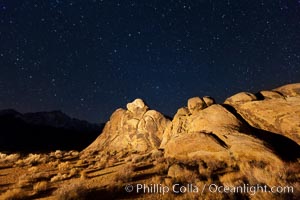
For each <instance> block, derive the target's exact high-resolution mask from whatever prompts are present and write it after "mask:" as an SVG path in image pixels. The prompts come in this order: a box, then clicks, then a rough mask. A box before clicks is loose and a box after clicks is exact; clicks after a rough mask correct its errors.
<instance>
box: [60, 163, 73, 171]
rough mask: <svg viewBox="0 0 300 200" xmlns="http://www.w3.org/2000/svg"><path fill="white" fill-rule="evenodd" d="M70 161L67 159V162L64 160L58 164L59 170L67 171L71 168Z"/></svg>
mask: <svg viewBox="0 0 300 200" xmlns="http://www.w3.org/2000/svg"><path fill="white" fill-rule="evenodd" d="M70 165H71V164H70V162H69V161H67V162H62V163H60V164H59V165H58V170H59V171H66V170H69V168H70V167H71V166H70Z"/></svg>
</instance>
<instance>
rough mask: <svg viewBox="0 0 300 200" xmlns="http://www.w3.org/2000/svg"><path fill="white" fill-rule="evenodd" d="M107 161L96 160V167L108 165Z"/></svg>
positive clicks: (100, 167)
mask: <svg viewBox="0 0 300 200" xmlns="http://www.w3.org/2000/svg"><path fill="white" fill-rule="evenodd" d="M106 163H107V161H106V160H104V159H101V160H100V161H99V162H96V164H95V168H98V169H104V168H105V167H106Z"/></svg>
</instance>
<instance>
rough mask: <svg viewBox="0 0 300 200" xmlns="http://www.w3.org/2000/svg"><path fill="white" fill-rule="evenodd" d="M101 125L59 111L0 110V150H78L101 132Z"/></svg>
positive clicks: (25, 151)
mask: <svg viewBox="0 0 300 200" xmlns="http://www.w3.org/2000/svg"><path fill="white" fill-rule="evenodd" d="M102 128H103V124H99V125H98V124H90V123H88V122H86V121H82V120H78V119H74V118H70V117H69V116H67V115H66V114H64V113H62V112H61V111H52V112H38V113H26V114H21V113H19V112H17V111H15V110H2V111H0V138H1V139H0V152H24V153H27V152H47V151H54V150H57V149H59V150H82V149H83V148H85V147H86V146H87V145H89V144H90V143H91V142H92V141H93V140H95V138H96V137H97V136H98V135H99V133H101V131H102Z"/></svg>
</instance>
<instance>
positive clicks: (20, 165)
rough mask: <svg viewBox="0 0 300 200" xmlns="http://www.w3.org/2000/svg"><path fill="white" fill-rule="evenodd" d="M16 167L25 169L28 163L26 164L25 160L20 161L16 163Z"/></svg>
mask: <svg viewBox="0 0 300 200" xmlns="http://www.w3.org/2000/svg"><path fill="white" fill-rule="evenodd" d="M15 166H18V167H24V166H26V163H25V162H24V160H22V159H20V160H17V161H16V162H15Z"/></svg>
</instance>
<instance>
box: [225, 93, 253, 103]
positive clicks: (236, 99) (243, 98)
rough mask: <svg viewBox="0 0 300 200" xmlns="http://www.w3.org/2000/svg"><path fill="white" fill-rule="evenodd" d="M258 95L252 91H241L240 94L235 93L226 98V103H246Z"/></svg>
mask: <svg viewBox="0 0 300 200" xmlns="http://www.w3.org/2000/svg"><path fill="white" fill-rule="evenodd" d="M256 99H257V98H256V96H255V95H254V94H252V93H250V92H240V93H238V94H235V95H233V96H231V97H229V98H227V99H226V100H225V102H224V103H225V104H230V105H232V104H236V103H245V102H249V101H254V100H256Z"/></svg>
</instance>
